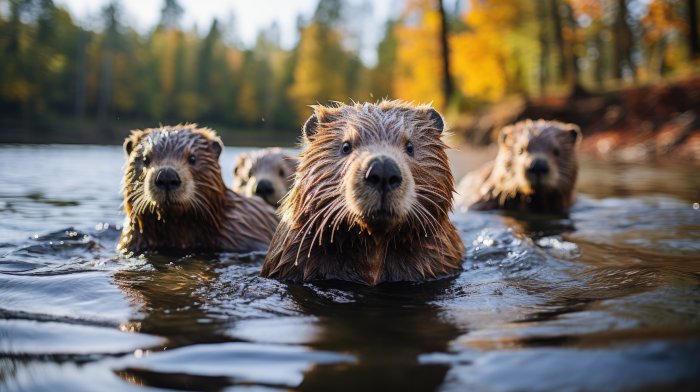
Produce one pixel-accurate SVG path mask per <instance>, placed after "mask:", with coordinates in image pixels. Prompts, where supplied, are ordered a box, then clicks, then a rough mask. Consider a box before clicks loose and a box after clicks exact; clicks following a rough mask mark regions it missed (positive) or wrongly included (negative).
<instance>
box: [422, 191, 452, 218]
mask: <svg viewBox="0 0 700 392" xmlns="http://www.w3.org/2000/svg"><path fill="white" fill-rule="evenodd" d="M416 197H418V198H419V199H422V200H425V201H427V202H429V203H430V204H432V205H434V206H435V208H437V210H438V211H439V212H441V213H443V214H447V211H445V210H444V209H443V207H442V206H441V205H439V204H438V203H437V202H435V200H433V199H431V198H429V197H428V196H426V195H424V194H422V193H419V192H416Z"/></svg>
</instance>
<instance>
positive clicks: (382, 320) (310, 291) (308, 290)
mask: <svg viewBox="0 0 700 392" xmlns="http://www.w3.org/2000/svg"><path fill="white" fill-rule="evenodd" d="M452 281H453V280H451V279H446V280H440V281H435V282H429V283H425V284H384V285H380V286H379V287H376V288H369V287H364V286H357V285H354V284H349V283H345V282H336V281H330V282H321V283H315V284H307V285H289V287H288V290H289V294H290V296H291V298H292V299H293V300H294V301H295V302H296V303H297V304H298V305H299V308H300V309H302V311H303V313H304V314H306V315H309V316H312V317H314V318H315V319H316V322H315V323H314V327H315V328H316V334H315V335H314V336H313V342H312V343H311V345H312V346H313V347H314V348H318V349H322V350H328V351H333V352H340V353H348V354H351V355H353V356H354V357H355V358H356V361H355V362H353V363H352V364H342V365H333V366H317V367H315V368H314V369H313V370H311V371H310V372H308V373H306V374H305V376H304V381H303V382H302V383H301V385H300V386H299V389H300V390H319V391H320V390H340V391H343V390H347V391H357V390H409V391H410V390H423V391H425V390H435V389H436V388H437V387H438V386H439V385H441V383H442V382H443V380H444V377H445V375H446V373H447V371H448V366H444V365H440V364H438V365H426V364H421V363H419V361H418V357H419V356H420V355H421V354H423V353H426V352H442V351H445V350H447V349H448V345H449V342H450V341H451V340H452V339H454V338H456V337H457V336H459V335H460V334H462V333H464V332H465V331H464V330H463V329H460V328H458V327H457V326H456V325H454V324H453V323H451V322H450V320H449V319H448V318H447V317H444V315H443V314H442V311H441V309H440V307H439V306H437V305H435V304H433V301H434V300H435V298H437V297H438V296H439V295H441V294H442V293H444V292H445V290H447V289H448V288H449V287H450V286H451V284H452Z"/></svg>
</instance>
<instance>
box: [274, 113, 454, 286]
mask: <svg viewBox="0 0 700 392" xmlns="http://www.w3.org/2000/svg"><path fill="white" fill-rule="evenodd" d="M443 129H444V122H443V119H442V117H441V116H440V114H439V113H438V112H437V111H435V110H434V109H432V108H431V107H429V106H418V107H416V106H411V105H409V104H406V103H403V102H400V101H383V102H380V103H378V104H370V103H362V104H360V103H356V104H354V105H351V106H350V105H343V104H339V105H338V106H335V107H325V106H314V114H313V115H312V116H311V117H309V119H308V120H307V121H306V123H305V124H304V126H303V129H302V133H303V135H302V136H303V151H302V153H301V154H300V158H299V165H298V168H297V172H296V176H295V181H294V186H293V187H292V189H291V190H290V191H289V193H288V194H287V196H286V197H285V199H284V200H283V203H282V206H281V209H280V212H281V224H280V226H279V227H278V229H277V232H276V233H275V238H273V241H272V243H273V245H272V246H271V251H270V253H269V254H268V257H267V259H266V262H265V265H264V267H263V274H264V275H266V276H276V277H279V278H282V279H292V280H312V279H329V278H339V279H344V280H355V281H360V282H363V283H368V284H377V283H379V282H382V281H399V280H408V281H415V280H422V279H426V278H434V277H437V276H443V275H445V274H451V273H454V272H455V271H458V270H459V269H460V260H461V254H462V252H463V247H462V243H461V240H460V239H459V236H458V235H457V233H456V229H455V228H454V226H453V225H452V224H451V223H450V222H449V219H448V214H449V212H450V210H451V208H452V193H453V191H454V180H453V177H452V173H451V171H450V167H449V163H448V160H447V154H446V152H445V149H446V147H447V146H446V145H445V144H444V143H443V141H442V135H443ZM448 242H449V243H448ZM389 244H393V245H389ZM428 249H430V251H428ZM314 250H317V253H314ZM302 255H303V256H302ZM314 255H315V256H314ZM300 257H303V258H304V265H303V266H300V267H299V268H296V266H297V264H298V263H299V264H301V261H299V260H300ZM297 262H298V263H297Z"/></svg>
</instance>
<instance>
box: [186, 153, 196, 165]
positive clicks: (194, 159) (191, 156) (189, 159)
mask: <svg viewBox="0 0 700 392" xmlns="http://www.w3.org/2000/svg"><path fill="white" fill-rule="evenodd" d="M187 162H189V163H190V165H194V164H195V163H197V157H196V156H195V155H194V154H190V156H189V157H188V158H187Z"/></svg>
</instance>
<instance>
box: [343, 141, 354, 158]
mask: <svg viewBox="0 0 700 392" xmlns="http://www.w3.org/2000/svg"><path fill="white" fill-rule="evenodd" d="M340 152H342V153H343V155H348V154H350V152H352V145H351V144H350V142H345V143H343V145H342V146H340Z"/></svg>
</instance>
